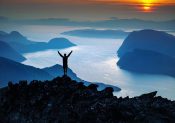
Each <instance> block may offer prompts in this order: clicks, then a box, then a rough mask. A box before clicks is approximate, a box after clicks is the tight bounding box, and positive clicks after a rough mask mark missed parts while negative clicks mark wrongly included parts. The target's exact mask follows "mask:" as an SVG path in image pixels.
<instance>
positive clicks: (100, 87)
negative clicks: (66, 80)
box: [43, 64, 121, 91]
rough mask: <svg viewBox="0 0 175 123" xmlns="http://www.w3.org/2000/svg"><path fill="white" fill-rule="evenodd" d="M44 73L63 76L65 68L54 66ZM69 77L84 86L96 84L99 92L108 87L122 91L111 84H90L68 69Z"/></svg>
mask: <svg viewBox="0 0 175 123" xmlns="http://www.w3.org/2000/svg"><path fill="white" fill-rule="evenodd" d="M43 70H44V71H46V72H47V73H49V74H50V75H52V76H54V77H57V76H62V75H63V74H64V73H63V68H62V66H61V65H58V64H57V65H54V66H51V67H47V68H43ZM67 75H68V76H69V77H71V79H73V80H76V81H77V82H83V83H84V85H86V86H89V85H90V84H92V83H94V84H96V85H98V90H103V89H104V88H106V87H111V88H113V89H114V91H120V90H121V89H120V88H119V87H117V86H114V85H109V84H104V83H102V82H88V81H85V80H82V79H81V78H79V77H78V76H77V75H76V74H75V73H74V72H73V71H72V70H71V69H70V68H68V73H67Z"/></svg>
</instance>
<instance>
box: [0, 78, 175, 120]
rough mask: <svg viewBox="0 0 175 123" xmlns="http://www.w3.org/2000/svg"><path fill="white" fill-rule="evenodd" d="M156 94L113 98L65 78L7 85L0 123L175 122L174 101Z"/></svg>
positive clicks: (1, 95) (3, 90)
mask: <svg viewBox="0 0 175 123" xmlns="http://www.w3.org/2000/svg"><path fill="white" fill-rule="evenodd" d="M156 93H157V92H152V93H148V94H143V95H141V96H139V97H134V98H129V97H125V98H122V97H120V98H118V97H116V96H113V89H112V88H111V87H107V88H105V89H104V90H102V91H98V90H97V85H95V84H91V85H89V86H85V85H83V83H82V82H76V81H74V80H71V79H70V78H69V77H67V76H63V77H57V78H55V79H53V80H52V81H44V82H42V81H37V80H34V81H32V82H30V83H29V84H28V83H27V81H20V82H19V83H18V84H13V83H12V82H9V83H8V87H5V88H1V89H0V123H175V101H170V100H168V99H165V98H162V97H160V96H156Z"/></svg>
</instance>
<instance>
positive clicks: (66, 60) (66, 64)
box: [58, 51, 72, 75]
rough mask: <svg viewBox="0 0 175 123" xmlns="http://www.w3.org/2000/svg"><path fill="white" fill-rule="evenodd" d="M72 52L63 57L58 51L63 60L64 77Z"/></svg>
mask: <svg viewBox="0 0 175 123" xmlns="http://www.w3.org/2000/svg"><path fill="white" fill-rule="evenodd" d="M71 53H72V51H71V52H70V53H69V54H68V55H66V54H64V56H63V55H62V54H61V53H60V52H59V51H58V54H59V55H60V56H61V57H62V58H63V71H64V75H67V69H68V58H69V56H70V55H71Z"/></svg>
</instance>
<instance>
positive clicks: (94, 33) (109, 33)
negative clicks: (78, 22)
mask: <svg viewBox="0 0 175 123" xmlns="http://www.w3.org/2000/svg"><path fill="white" fill-rule="evenodd" d="M62 34H63V35H69V36H78V37H87V38H112V39H119V38H125V37H126V36H128V34H129V32H124V31H122V30H95V29H83V30H73V31H67V32H63V33H62Z"/></svg>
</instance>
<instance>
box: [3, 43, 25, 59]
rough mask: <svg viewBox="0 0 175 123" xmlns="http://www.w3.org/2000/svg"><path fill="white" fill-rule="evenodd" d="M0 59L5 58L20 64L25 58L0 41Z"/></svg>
mask: <svg viewBox="0 0 175 123" xmlns="http://www.w3.org/2000/svg"><path fill="white" fill-rule="evenodd" d="M0 57H5V58H8V59H11V60H14V61H17V62H22V61H24V60H25V58H24V57H23V56H22V55H20V54H19V53H18V52H17V51H15V50H14V49H13V48H12V47H11V46H9V44H7V43H5V42H3V41H0Z"/></svg>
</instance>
